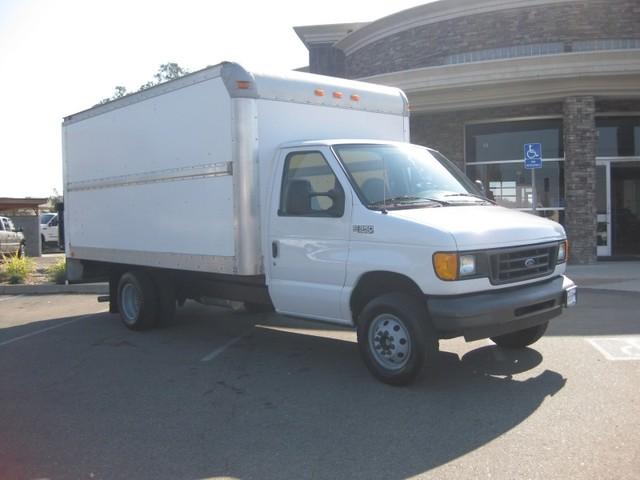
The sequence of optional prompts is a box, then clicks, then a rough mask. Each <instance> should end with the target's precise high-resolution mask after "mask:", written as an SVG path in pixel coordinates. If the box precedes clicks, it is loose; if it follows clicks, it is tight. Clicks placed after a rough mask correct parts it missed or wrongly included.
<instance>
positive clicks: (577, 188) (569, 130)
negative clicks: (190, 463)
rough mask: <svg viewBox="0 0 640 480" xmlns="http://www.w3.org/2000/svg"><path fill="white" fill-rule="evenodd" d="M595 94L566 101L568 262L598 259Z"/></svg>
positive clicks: (565, 194) (565, 193)
mask: <svg viewBox="0 0 640 480" xmlns="http://www.w3.org/2000/svg"><path fill="white" fill-rule="evenodd" d="M594 113H595V100H594V98H593V97H587V96H584V97H582V96H581V97H568V98H566V99H565V101H564V158H565V163H564V198H565V228H566V230H567V236H568V238H569V262H570V263H574V264H585V263H595V261H596V142H597V138H596V124H595V116H594Z"/></svg>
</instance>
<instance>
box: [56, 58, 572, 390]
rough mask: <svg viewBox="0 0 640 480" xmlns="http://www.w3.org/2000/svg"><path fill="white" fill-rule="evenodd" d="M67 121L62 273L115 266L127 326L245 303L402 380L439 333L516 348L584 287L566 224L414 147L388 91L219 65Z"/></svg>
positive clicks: (101, 275)
mask: <svg viewBox="0 0 640 480" xmlns="http://www.w3.org/2000/svg"><path fill="white" fill-rule="evenodd" d="M62 130H63V159H64V198H65V214H64V225H65V227H64V228H65V232H64V237H65V252H66V258H67V274H68V278H69V280H70V281H72V282H87V281H95V280H100V279H104V280H108V281H109V302H110V311H111V312H114V313H119V314H120V317H121V319H122V321H123V323H124V324H125V326H126V327H128V328H130V329H134V330H144V329H148V328H151V327H153V326H154V325H156V324H158V323H161V322H165V321H167V320H168V319H170V318H171V317H172V316H173V315H174V313H175V310H176V305H182V304H183V303H184V302H185V301H186V300H187V299H193V300H196V301H200V302H203V303H208V301H207V300H208V299H211V298H214V299H226V300H235V301H242V302H244V303H245V306H246V307H247V309H249V310H275V311H277V312H278V313H280V314H283V315H290V316H295V317H301V318H308V319H313V320H316V321H322V322H328V323H333V324H337V325H342V326H345V327H350V328H353V329H355V330H356V331H357V338H358V346H359V350H360V353H361V355H362V358H363V360H364V363H365V365H366V366H367V368H368V369H369V370H370V372H371V373H372V374H373V375H374V376H375V377H376V378H378V379H379V380H381V381H383V382H386V383H389V384H394V385H400V384H407V383H409V382H411V381H413V380H414V379H415V378H416V376H417V375H418V373H419V372H420V370H421V369H422V368H423V365H425V364H426V365H429V366H432V365H433V356H434V354H435V352H436V351H437V349H438V345H439V343H438V342H439V341H440V340H441V339H447V338H453V337H458V336H464V337H465V338H466V339H467V340H477V339H481V338H491V339H492V340H493V341H494V342H495V343H496V344H498V345H499V346H503V347H508V348H523V347H525V346H527V345H530V344H532V343H534V342H535V341H537V340H538V339H539V338H540V337H541V336H542V335H543V334H544V332H545V330H546V328H547V324H548V322H549V321H550V320H551V319H553V318H554V317H556V316H558V315H560V314H561V312H562V311H563V309H564V308H565V307H569V306H573V305H574V304H575V303H576V286H575V285H574V283H573V282H572V281H571V280H570V279H568V278H567V277H566V276H564V272H565V265H566V262H567V256H568V245H567V240H566V235H565V232H564V229H563V228H562V226H561V225H559V224H557V223H555V222H552V221H550V220H547V219H543V218H540V217H537V216H535V215H531V214H528V213H522V212H518V211H515V210H509V209H506V208H503V207H500V206H497V205H495V203H494V202H492V201H490V200H488V199H487V198H486V197H485V196H483V195H482V193H481V192H480V191H479V190H478V189H477V187H476V186H475V185H474V183H473V182H471V181H470V180H469V179H468V178H467V177H466V176H465V175H464V174H463V173H462V172H461V171H460V170H458V168H457V167H455V166H454V165H453V164H452V163H451V162H450V161H449V160H447V159H446V158H445V157H444V156H443V155H442V154H441V153H439V152H437V151H435V150H432V149H429V148H425V147H421V146H417V145H411V144H409V143H407V142H408V141H409V106H408V103H407V100H406V96H405V95H404V93H403V92H402V91H401V90H398V89H396V88H391V87H385V86H380V85H374V84H370V83H363V82H356V81H351V80H345V79H338V78H331V77H324V76H318V75H312V74H308V73H301V72H284V73H279V74H262V73H255V72H249V71H247V70H246V69H244V68H243V67H241V66H240V65H238V64H235V63H223V64H221V65H218V66H214V67H209V68H207V69H204V70H201V71H199V72H195V73H193V74H190V75H187V76H184V77H181V78H179V79H177V80H173V81H171V82H167V83H165V84H161V85H158V86H156V87H153V88H149V89H147V90H144V91H142V92H138V93H135V94H132V95H128V96H125V97H123V98H120V99H117V100H114V101H112V102H109V103H106V104H103V105H99V106H96V107H94V108H92V109H90V110H87V111H84V112H80V113H78V114H75V115H71V116H69V117H67V118H65V120H64V123H63V126H62ZM531 141H532V142H535V141H536V139H532V140H531ZM158 212H162V214H158Z"/></svg>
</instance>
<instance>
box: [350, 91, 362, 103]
mask: <svg viewBox="0 0 640 480" xmlns="http://www.w3.org/2000/svg"><path fill="white" fill-rule="evenodd" d="M351 100H353V101H354V102H359V101H360V95H357V94H355V93H354V94H352V95H351Z"/></svg>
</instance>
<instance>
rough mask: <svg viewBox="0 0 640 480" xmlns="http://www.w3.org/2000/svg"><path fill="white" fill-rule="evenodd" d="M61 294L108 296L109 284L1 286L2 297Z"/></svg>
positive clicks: (0, 293)
mask: <svg viewBox="0 0 640 480" xmlns="http://www.w3.org/2000/svg"><path fill="white" fill-rule="evenodd" d="M60 293H95V294H108V293H109V284H108V283H78V284H75V285H56V284H53V283H48V284H42V285H0V295H56V294H60Z"/></svg>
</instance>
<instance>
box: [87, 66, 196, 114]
mask: <svg viewBox="0 0 640 480" xmlns="http://www.w3.org/2000/svg"><path fill="white" fill-rule="evenodd" d="M188 73H189V70H187V69H186V68H182V67H181V66H180V65H178V64H177V63H174V62H169V63H163V64H162V65H160V67H158V71H157V72H156V73H155V74H154V75H153V80H149V81H148V82H147V83H144V84H142V85H140V88H139V89H138V90H137V91H138V92H141V91H142V90H146V89H147V88H151V87H154V86H156V85H160V84H161V83H164V82H168V81H169V80H175V79H176V78H180V77H182V76H184V75H186V74H188ZM132 93H133V92H132ZM127 94H128V93H127V89H126V88H125V87H123V86H121V85H118V86H117V87H116V88H115V91H114V93H113V95H112V96H110V97H108V98H104V99H102V100H101V101H100V103H99V104H98V105H101V104H103V103H107V102H110V101H112V100H117V99H118V98H121V97H124V96H125V95H127Z"/></svg>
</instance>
